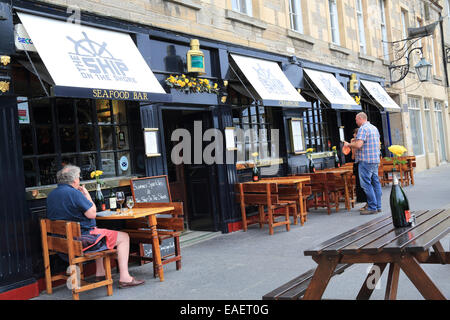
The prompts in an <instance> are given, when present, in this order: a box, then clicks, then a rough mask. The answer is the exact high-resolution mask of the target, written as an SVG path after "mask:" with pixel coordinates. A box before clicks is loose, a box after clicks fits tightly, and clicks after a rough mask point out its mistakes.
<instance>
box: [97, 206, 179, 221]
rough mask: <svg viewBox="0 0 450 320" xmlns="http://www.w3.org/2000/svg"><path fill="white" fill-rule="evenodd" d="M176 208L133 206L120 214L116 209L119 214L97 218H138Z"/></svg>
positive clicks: (98, 218)
mask: <svg viewBox="0 0 450 320" xmlns="http://www.w3.org/2000/svg"><path fill="white" fill-rule="evenodd" d="M173 210H175V208H174V207H156V208H133V209H131V210H129V209H128V208H124V209H123V211H124V212H123V213H122V214H120V213H119V211H116V212H117V214H114V215H110V216H106V217H100V216H98V217H96V218H95V219H97V220H123V219H138V218H143V217H147V216H150V215H155V214H160V213H166V212H170V211H173Z"/></svg>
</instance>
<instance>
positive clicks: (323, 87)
mask: <svg viewBox="0 0 450 320" xmlns="http://www.w3.org/2000/svg"><path fill="white" fill-rule="evenodd" d="M303 71H304V72H305V73H306V74H307V76H308V77H309V78H310V79H311V81H312V82H313V83H314V85H315V86H316V87H317V88H318V89H319V90H320V92H321V93H322V94H323V95H324V97H325V98H326V99H327V100H328V102H329V103H330V104H332V105H344V106H350V107H359V108H360V106H359V105H358V104H357V103H356V102H355V100H353V98H352V97H351V96H350V95H349V94H348V92H347V91H346V90H345V88H344V87H343V86H342V85H341V84H340V83H339V81H338V80H337V79H336V77H335V76H334V75H333V74H331V73H328V72H323V71H317V70H312V69H303Z"/></svg>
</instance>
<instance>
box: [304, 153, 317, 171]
mask: <svg viewBox="0 0 450 320" xmlns="http://www.w3.org/2000/svg"><path fill="white" fill-rule="evenodd" d="M313 152H314V148H308V149H306V157H307V158H308V162H309V163H308V170H309V173H315V172H316V168H315V167H314V161H313V159H312V153H313Z"/></svg>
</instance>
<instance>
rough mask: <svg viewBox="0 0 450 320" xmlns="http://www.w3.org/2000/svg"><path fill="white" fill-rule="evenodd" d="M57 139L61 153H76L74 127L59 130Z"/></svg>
mask: <svg viewBox="0 0 450 320" xmlns="http://www.w3.org/2000/svg"><path fill="white" fill-rule="evenodd" d="M59 137H60V138H59V140H60V142H61V152H62V153H69V152H77V147H76V137H75V128H74V127H72V126H71V127H64V128H59Z"/></svg>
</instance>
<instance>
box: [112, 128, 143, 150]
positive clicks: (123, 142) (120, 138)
mask: <svg viewBox="0 0 450 320" xmlns="http://www.w3.org/2000/svg"><path fill="white" fill-rule="evenodd" d="M115 130H117V131H116V132H118V133H117V149H129V148H130V143H129V139H128V127H127V126H120V127H115ZM140 133H141V132H140ZM142 136H143V134H142V133H141V134H139V138H140V137H142Z"/></svg>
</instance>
